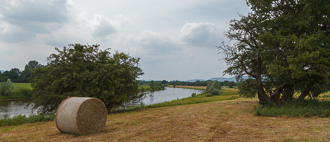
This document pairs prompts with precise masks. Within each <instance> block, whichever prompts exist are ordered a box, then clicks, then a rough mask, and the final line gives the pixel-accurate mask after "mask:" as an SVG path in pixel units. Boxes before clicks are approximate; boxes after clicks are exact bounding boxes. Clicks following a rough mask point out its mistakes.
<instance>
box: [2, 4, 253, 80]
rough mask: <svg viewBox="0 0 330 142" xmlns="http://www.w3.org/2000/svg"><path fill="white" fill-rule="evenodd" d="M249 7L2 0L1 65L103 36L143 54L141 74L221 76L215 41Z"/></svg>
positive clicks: (105, 44) (42, 57) (115, 47)
mask: <svg viewBox="0 0 330 142" xmlns="http://www.w3.org/2000/svg"><path fill="white" fill-rule="evenodd" d="M249 11H250V8H249V7H248V6H247V5H246V2H245V0H177V1H171V0H93V1H91V0H1V5H0V70H10V69H11V68H19V69H21V70H23V69H24V66H25V64H27V63H28V62H29V61H31V60H37V61H38V62H39V63H41V64H44V65H45V64H47V61H46V57H48V56H49V55H50V54H51V53H55V49H54V48H55V47H61V48H62V47H63V46H67V45H68V44H70V43H80V44H87V43H88V44H96V43H97V44H100V45H101V46H100V48H101V49H106V48H111V51H112V52H114V51H120V52H125V53H129V54H130V55H131V56H133V57H140V58H141V60H140V64H141V66H140V67H141V68H142V70H143V72H144V73H145V74H144V75H143V76H140V78H139V79H142V80H149V79H152V80H163V79H165V80H188V79H209V78H212V77H221V76H222V72H223V71H224V70H225V69H226V68H227V66H226V64H225V63H224V62H223V61H221V60H219V59H221V58H222V57H223V55H221V54H218V52H219V51H218V49H217V48H216V46H218V45H220V44H221V42H223V41H225V43H229V40H228V39H226V38H225V36H224V35H223V34H224V32H225V31H227V30H228V29H229V23H230V20H231V19H239V16H238V14H243V15H246V14H247V13H248V12H249ZM224 77H230V76H229V75H225V76H224Z"/></svg>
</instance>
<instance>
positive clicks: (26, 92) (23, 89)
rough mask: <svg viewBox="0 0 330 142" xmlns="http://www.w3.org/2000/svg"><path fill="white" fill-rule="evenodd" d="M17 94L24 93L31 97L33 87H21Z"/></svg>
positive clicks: (25, 95)
mask: <svg viewBox="0 0 330 142" xmlns="http://www.w3.org/2000/svg"><path fill="white" fill-rule="evenodd" d="M16 95H23V96H24V97H26V98H31V97H32V96H33V93H32V90H31V89H28V88H20V89H18V90H17V92H16Z"/></svg>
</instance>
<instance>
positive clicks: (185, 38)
mask: <svg viewBox="0 0 330 142" xmlns="http://www.w3.org/2000/svg"><path fill="white" fill-rule="evenodd" d="M179 38H180V40H181V41H182V42H184V43H188V44H190V45H194V46H208V47H214V46H216V45H219V44H220V42H221V40H220V38H221V32H220V31H219V30H218V29H217V27H216V26H215V24H213V23H208V22H206V23H202V22H200V23H186V24H185V25H184V26H183V27H182V28H181V33H180V35H179Z"/></svg>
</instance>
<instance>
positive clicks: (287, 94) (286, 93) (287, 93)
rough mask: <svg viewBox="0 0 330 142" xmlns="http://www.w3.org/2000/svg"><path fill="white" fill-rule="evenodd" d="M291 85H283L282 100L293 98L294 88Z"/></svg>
mask: <svg viewBox="0 0 330 142" xmlns="http://www.w3.org/2000/svg"><path fill="white" fill-rule="evenodd" d="M293 87H294V86H293V85H287V86H286V87H285V89H284V90H283V92H282V97H281V101H282V102H284V103H285V102H286V101H288V100H290V99H292V98H293V94H294V88H293Z"/></svg>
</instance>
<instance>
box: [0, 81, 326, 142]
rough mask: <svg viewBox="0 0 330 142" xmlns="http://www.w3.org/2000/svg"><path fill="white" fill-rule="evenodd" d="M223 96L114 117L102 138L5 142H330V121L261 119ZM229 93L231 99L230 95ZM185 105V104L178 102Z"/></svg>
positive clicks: (25, 136) (47, 131)
mask: <svg viewBox="0 0 330 142" xmlns="http://www.w3.org/2000/svg"><path fill="white" fill-rule="evenodd" d="M222 91H223V92H224V93H223V95H222V96H212V97H202V95H200V98H199V99H198V100H200V99H205V100H209V101H208V102H204V103H197V104H189V103H183V102H184V101H188V102H191V103H192V102H196V100H195V99H196V98H197V97H198V96H197V97H191V98H187V99H182V100H181V104H178V105H174V106H163V107H157V108H147V107H146V108H143V109H137V110H134V111H128V112H122V113H112V114H110V115H108V119H107V123H106V126H105V128H104V130H103V131H102V132H101V133H98V134H93V135H88V136H77V135H72V134H66V133H61V132H60V131H58V130H57V128H56V124H55V122H54V121H50V122H37V123H33V124H24V125H18V126H4V127H0V141H115V142H116V141H119V142H121V141H189V142H190V141H329V140H330V134H329V130H330V127H329V126H330V119H329V118H319V117H267V116H255V115H253V113H252V110H253V109H254V108H255V107H256V106H258V102H257V100H256V99H245V98H236V99H231V100H226V99H224V98H225V97H232V96H236V95H229V94H236V93H235V92H236V91H235V90H230V89H229V88H226V89H222ZM227 93H228V94H227ZM176 101H178V102H179V100H176Z"/></svg>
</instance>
